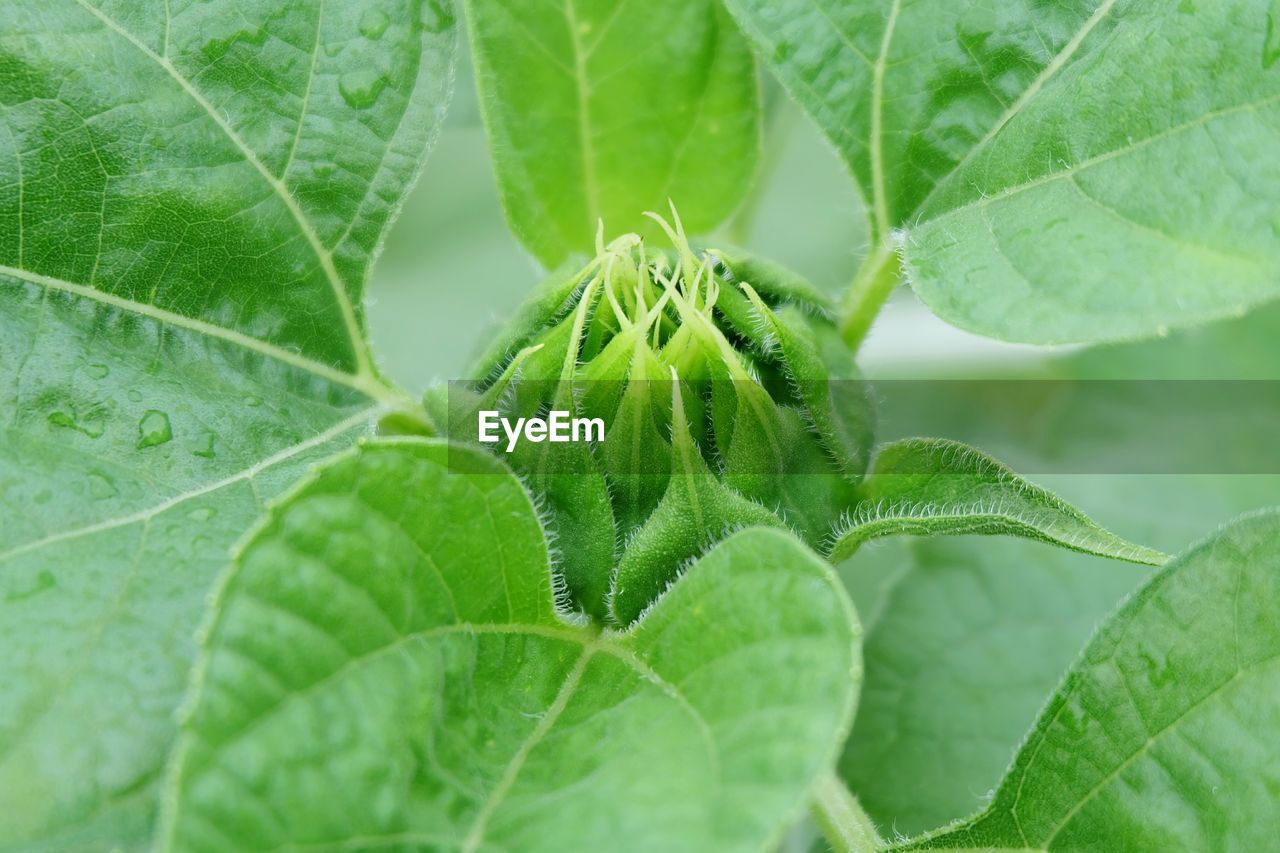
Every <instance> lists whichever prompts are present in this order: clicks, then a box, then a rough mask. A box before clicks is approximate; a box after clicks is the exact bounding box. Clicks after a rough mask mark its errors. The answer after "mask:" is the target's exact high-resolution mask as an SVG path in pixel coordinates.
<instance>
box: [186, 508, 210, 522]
mask: <svg viewBox="0 0 1280 853" xmlns="http://www.w3.org/2000/svg"><path fill="white" fill-rule="evenodd" d="M187 518H189V519H191V520H192V521H208V520H209V519H211V518H213V508H212V507H207V506H202V507H200V508H199V509H193V510H191V512H189V513H187Z"/></svg>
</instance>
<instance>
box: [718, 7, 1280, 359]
mask: <svg viewBox="0 0 1280 853" xmlns="http://www.w3.org/2000/svg"><path fill="white" fill-rule="evenodd" d="M727 2H728V5H729V7H730V9H731V10H733V12H734V13H735V14H736V15H737V16H738V18H739V20H740V22H741V24H742V26H743V29H744V30H745V31H746V32H747V34H748V36H749V37H750V38H751V40H752V41H753V42H754V43H755V45H756V47H757V49H758V52H759V53H760V55H761V57H762V58H763V59H764V60H765V61H766V62H767V63H769V64H770V65H771V67H772V68H773V70H774V72H775V73H776V74H777V76H778V77H779V79H780V80H781V81H782V82H783V84H784V85H785V86H786V87H787V88H788V89H789V90H790V91H791V93H792V95H793V96H794V97H795V98H796V99H797V100H798V101H799V102H800V103H801V105H802V106H804V108H805V109H806V110H807V111H808V112H809V114H810V115H811V116H812V117H813V118H814V119H815V120H816V121H817V123H818V124H819V126H820V127H821V128H822V129H823V131H824V132H825V133H826V135H827V136H828V137H829V138H830V140H831V141H832V142H833V144H834V145H835V146H836V148H837V149H838V150H839V151H840V153H841V155H842V156H843V158H844V160H845V161H846V163H848V165H849V166H850V168H851V169H852V170H853V172H854V175H855V176H856V178H857V180H858V183H859V184H860V185H861V187H862V189H863V192H864V196H865V198H866V199H867V203H868V206H869V207H870V208H871V209H872V210H873V213H874V216H873V220H874V228H873V230H874V232H875V235H874V240H873V245H876V244H878V245H880V246H881V249H880V251H879V252H878V253H877V252H873V253H872V254H873V256H874V257H876V258H877V261H876V263H879V261H880V260H881V259H883V257H884V256H885V255H886V254H887V253H888V252H889V250H890V249H891V248H894V247H897V248H899V249H900V251H901V255H902V261H903V273H904V275H905V277H906V279H907V280H908V281H909V282H910V283H911V285H912V287H913V288H914V289H915V290H916V292H917V293H918V294H919V295H920V296H921V298H922V299H924V301H925V302H926V303H928V304H929V306H930V307H931V308H932V309H933V310H934V311H936V312H937V313H938V314H939V315H940V316H941V317H943V318H944V319H946V320H948V321H949V322H952V323H955V324H956V325H959V326H962V327H964V328H967V329H970V330H973V331H976V332H979V333H981V334H986V335H991V336H994V337H1000V338H1007V339H1011V340H1023V341H1031V342H1037V343H1053V342H1064V341H1089V340H1111V339H1118V338H1128V337H1134V336H1139V335H1151V334H1155V333H1157V332H1159V331H1161V330H1163V329H1165V328H1167V327H1172V326H1178V325H1185V324H1190V323H1197V322H1202V321H1205V320H1209V319H1212V318H1217V317H1225V316H1230V315H1234V314H1238V313H1241V312H1243V311H1244V310H1246V309H1247V308H1249V307H1251V306H1254V305H1257V304H1259V303H1261V302H1264V301H1267V300H1270V299H1274V298H1275V297H1277V296H1280V275H1278V274H1277V273H1278V272H1280V248H1278V246H1280V243H1277V241H1276V239H1275V222H1276V216H1277V210H1278V209H1280V159H1278V158H1277V157H1276V156H1275V145H1274V139H1275V134H1276V131H1275V128H1276V125H1277V122H1278V121H1280V65H1277V64H1276V63H1275V62H1274V61H1273V59H1274V51H1273V50H1271V48H1270V47H1269V41H1268V39H1269V36H1268V33H1269V32H1270V29H1271V27H1270V24H1269V23H1268V22H1269V21H1271V20H1272V17H1273V15H1274V10H1273V4H1272V3H1271V0H1225V2H1217V3H1187V2H1183V0H1158V2H1147V1H1146V0H1144V1H1143V2H1138V0H1082V2H1073V3H1063V4H1055V5H1054V6H1053V7H1052V8H1046V7H1045V6H1044V4H1042V3H1038V2H1031V0H1016V2H1008V3H1000V4H996V5H986V6H975V5H973V4H963V3H950V2H944V0H932V2H922V3H903V2H901V0H875V1H874V2H873V0H843V1H842V2H841V0H782V2H778V0H727Z"/></svg>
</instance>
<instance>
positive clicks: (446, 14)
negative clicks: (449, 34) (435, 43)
mask: <svg viewBox="0 0 1280 853" xmlns="http://www.w3.org/2000/svg"><path fill="white" fill-rule="evenodd" d="M452 26H453V10H452V9H451V8H450V7H449V6H448V5H447V4H444V3H441V2H440V0H428V2H427V3H425V4H423V6H422V28H423V29H424V30H426V31H427V32H429V33H442V32H444V31H445V30H447V29H448V28H449V27H452Z"/></svg>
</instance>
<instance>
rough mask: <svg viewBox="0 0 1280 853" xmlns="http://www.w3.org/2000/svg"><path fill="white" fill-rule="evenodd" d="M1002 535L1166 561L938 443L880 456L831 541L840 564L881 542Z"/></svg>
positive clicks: (988, 461) (950, 444) (984, 461)
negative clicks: (903, 538)
mask: <svg viewBox="0 0 1280 853" xmlns="http://www.w3.org/2000/svg"><path fill="white" fill-rule="evenodd" d="M965 533H981V534H986V535H994V534H1008V535H1014V536H1024V537H1027V538H1029V539H1037V540H1040V541H1042V542H1048V543H1051V544H1054V545H1058V546H1060V547H1063V548H1068V549H1070V550H1072V551H1081V552H1084V553H1086V554H1097V555H1098V556H1102V557H1113V558H1115V559H1118V560H1127V561H1129V562H1134V563H1147V564H1149V565H1153V566H1154V565H1160V564H1162V563H1164V562H1165V561H1166V560H1167V559H1168V557H1167V556H1166V555H1164V554H1161V553H1160V552H1159V551H1155V550H1153V549H1151V548H1144V547H1142V546H1139V545H1133V544H1131V543H1129V542H1126V541H1125V540H1123V539H1121V538H1120V537H1118V536H1116V535H1114V534H1112V533H1109V532H1108V531H1106V530H1104V529H1102V528H1101V527H1099V526H1098V525H1097V524H1095V523H1094V522H1093V521H1091V520H1090V519H1089V518H1088V516H1086V515H1085V514H1084V513H1082V512H1080V511H1079V510H1077V509H1075V508H1074V507H1072V506H1070V505H1069V504H1067V503H1066V502H1065V501H1063V500H1062V499H1060V498H1058V497H1057V496H1056V495H1054V494H1053V493H1052V492H1050V491H1048V490H1047V489H1042V488H1040V487H1038V486H1035V485H1033V484H1031V483H1029V482H1027V481H1026V480H1024V479H1023V478H1021V477H1019V476H1018V475H1017V474H1014V473H1013V472H1012V471H1010V470H1009V469H1008V468H1006V467H1004V466H1003V465H1001V464H1000V463H999V462H996V461H995V460H994V459H992V458H990V457H989V456H985V455H983V454H982V453H979V452H978V451H976V450H974V449H973V448H971V447H968V446H966V445H963V444H959V443H958V442H954V441H946V440H943V439H919V438H917V439H907V440H905V441H899V442H895V443H893V444H890V445H887V446H886V447H883V448H881V449H880V452H879V455H878V456H877V457H876V461H875V464H874V466H873V467H872V471H871V474H870V475H869V476H868V477H867V478H866V480H865V481H864V482H863V484H862V500H861V502H860V503H859V504H858V506H857V507H855V508H854V512H853V515H852V516H851V517H850V518H849V520H848V523H847V524H846V525H845V526H844V529H843V530H842V531H841V532H840V533H839V535H838V536H837V538H836V541H835V545H834V546H833V547H832V549H831V558H832V559H833V560H837V561H838V560H843V559H844V558H846V557H848V556H849V555H850V554H852V553H853V552H854V551H856V550H857V549H858V547H859V546H860V545H862V543H864V542H866V541H867V540H869V539H874V538H876V537H879V536H890V535H902V534H912V535H916V536H921V535H926V536H927V535H940V534H950V535H957V534H965Z"/></svg>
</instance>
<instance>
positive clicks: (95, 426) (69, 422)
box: [45, 409, 107, 438]
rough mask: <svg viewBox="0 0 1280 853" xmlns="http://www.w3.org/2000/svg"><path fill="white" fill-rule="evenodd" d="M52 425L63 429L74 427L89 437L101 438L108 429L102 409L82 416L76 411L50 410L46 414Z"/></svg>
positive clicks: (46, 418)
mask: <svg viewBox="0 0 1280 853" xmlns="http://www.w3.org/2000/svg"><path fill="white" fill-rule="evenodd" d="M45 420H47V421H48V422H49V423H50V424H51V425H52V426H56V427H62V428H63V429H73V430H75V431H76V432H79V433H83V434H84V435H87V436H89V438H99V437H101V436H102V433H103V432H105V431H106V428H107V422H106V418H105V417H104V416H103V414H102V412H100V411H96V410H94V411H91V412H89V413H88V414H86V415H84V416H83V417H80V416H79V415H78V414H77V413H75V412H74V411H72V412H65V411H62V410H61V409H58V410H55V411H52V412H50V413H49V414H48V415H46V416H45Z"/></svg>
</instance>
